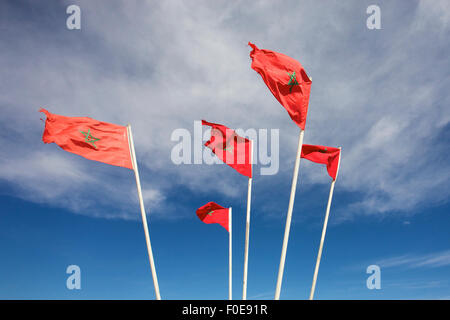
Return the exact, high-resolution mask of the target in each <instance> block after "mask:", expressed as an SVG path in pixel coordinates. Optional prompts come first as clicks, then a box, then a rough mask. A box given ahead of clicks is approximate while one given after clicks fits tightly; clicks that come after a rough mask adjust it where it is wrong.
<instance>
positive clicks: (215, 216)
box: [197, 202, 230, 232]
mask: <svg viewBox="0 0 450 320" xmlns="http://www.w3.org/2000/svg"><path fill="white" fill-rule="evenodd" d="M229 210H230V209H228V208H224V207H222V206H221V205H218V204H217V203H215V202H208V203H207V204H205V205H204V206H202V207H200V208H198V209H197V216H198V217H199V219H200V220H202V221H203V222H204V223H218V224H220V225H221V226H222V227H224V228H225V229H226V230H227V231H228V232H230V231H229V230H228V221H229V220H228V219H229V214H230V212H229Z"/></svg>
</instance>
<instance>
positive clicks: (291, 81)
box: [287, 71, 299, 92]
mask: <svg viewBox="0 0 450 320" xmlns="http://www.w3.org/2000/svg"><path fill="white" fill-rule="evenodd" d="M287 74H288V75H289V82H288V86H291V87H290V88H289V92H292V88H293V87H294V86H298V85H299V83H298V81H297V78H296V77H295V71H294V72H292V74H291V73H289V72H288V73H287Z"/></svg>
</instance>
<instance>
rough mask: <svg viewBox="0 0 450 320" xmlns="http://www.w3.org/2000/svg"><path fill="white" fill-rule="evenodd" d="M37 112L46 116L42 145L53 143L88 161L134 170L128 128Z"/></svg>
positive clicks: (92, 120)
mask: <svg viewBox="0 0 450 320" xmlns="http://www.w3.org/2000/svg"><path fill="white" fill-rule="evenodd" d="M39 111H40V112H43V113H45V114H46V115H47V119H46V120H45V129H44V134H43V136H42V141H44V142H45V143H52V142H54V143H56V144H57V145H58V146H60V147H61V148H62V149H64V150H66V151H69V152H72V153H75V154H78V155H80V156H82V157H85V158H87V159H89V160H96V161H100V162H104V163H107V164H111V165H113V166H119V167H125V168H128V169H133V165H132V162H131V155H130V147H129V144H128V134H127V127H123V126H118V125H115V124H111V123H107V122H101V121H97V120H95V119H92V118H87V117H65V116H60V115H57V114H53V113H50V112H48V111H47V110H45V109H40V110H39ZM83 132H84V133H83ZM86 140H88V141H89V142H87V141H86Z"/></svg>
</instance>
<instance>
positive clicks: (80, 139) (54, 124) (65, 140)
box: [39, 108, 161, 300]
mask: <svg viewBox="0 0 450 320" xmlns="http://www.w3.org/2000/svg"><path fill="white" fill-rule="evenodd" d="M39 111H40V112H43V113H45V114H46V116H47V119H46V120H45V129H44V134H43V136H42V141H44V143H56V144H57V145H58V146H60V147H61V148H62V149H64V150H66V151H68V152H72V153H75V154H78V155H80V156H82V157H85V158H86V159H89V160H95V161H100V162H103V163H107V164H111V165H113V166H119V167H125V168H128V169H131V170H133V171H134V174H135V178H136V187H137V192H138V197H139V206H140V208H141V217H142V224H143V226H144V234H145V242H146V245H147V252H148V258H149V263H150V268H151V271H152V277H153V285H154V287H155V294H156V299H157V300H161V294H160V293H159V284H158V277H157V275H156V268H155V262H154V259H153V251H152V245H151V242H150V235H149V231H148V224H147V217H146V213H145V208H144V198H143V196H142V188H141V182H140V178H139V170H138V166H137V162H136V153H135V150H134V143H133V134H132V133H131V126H130V125H128V126H126V127H124V126H119V125H116V124H112V123H107V122H101V121H98V120H95V119H92V118H88V117H66V116H60V115H57V114H53V113H50V112H48V111H47V110H45V109H42V108H41V109H40V110H39Z"/></svg>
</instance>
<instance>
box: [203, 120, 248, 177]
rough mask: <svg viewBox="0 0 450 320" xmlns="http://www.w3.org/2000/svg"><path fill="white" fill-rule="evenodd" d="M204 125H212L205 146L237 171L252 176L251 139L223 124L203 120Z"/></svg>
mask: <svg viewBox="0 0 450 320" xmlns="http://www.w3.org/2000/svg"><path fill="white" fill-rule="evenodd" d="M202 125H204V126H210V127H211V138H210V139H209V140H208V141H207V142H206V143H205V146H206V147H208V148H210V149H211V151H212V152H213V153H214V154H215V155H216V156H217V157H218V158H219V159H220V160H222V161H223V162H225V163H226V164H227V165H229V166H230V167H232V168H233V169H235V170H236V171H237V172H239V173H240V174H243V175H244V176H247V177H249V178H251V177H252V164H251V159H250V158H251V156H250V155H251V148H252V144H251V141H250V140H249V139H247V138H243V137H241V136H239V135H238V134H237V133H236V132H235V131H234V130H232V129H230V128H227V127H225V126H223V125H221V124H217V123H212V122H207V121H205V120H202Z"/></svg>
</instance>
